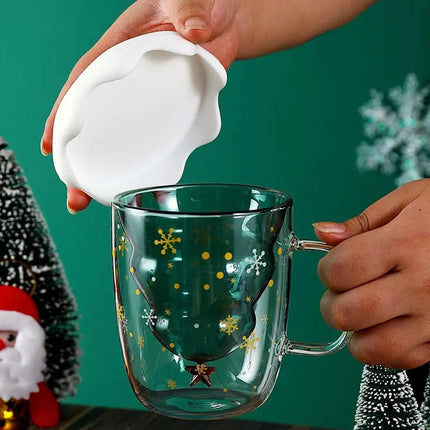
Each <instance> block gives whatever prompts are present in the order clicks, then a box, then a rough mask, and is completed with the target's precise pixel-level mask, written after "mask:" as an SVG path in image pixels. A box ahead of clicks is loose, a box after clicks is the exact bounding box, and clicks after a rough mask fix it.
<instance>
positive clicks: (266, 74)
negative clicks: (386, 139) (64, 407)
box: [0, 0, 430, 429]
mask: <svg viewBox="0 0 430 430" xmlns="http://www.w3.org/2000/svg"><path fill="white" fill-rule="evenodd" d="M128 4H130V2H129V1H128V2H123V1H120V0H98V1H92V2H91V1H84V0H73V1H67V2H66V1H60V0H32V1H28V0H22V1H19V2H18V1H9V2H6V1H2V2H0V17H1V37H2V40H1V43H0V135H2V136H4V138H5V139H6V140H7V141H9V142H10V144H11V147H12V149H13V150H14V151H15V153H16V156H17V158H18V160H19V162H20V164H21V165H22V167H23V168H24V171H25V173H26V175H27V177H28V180H29V182H30V185H31V186H32V188H33V190H34V193H35V195H36V198H37V200H38V203H39V205H40V206H41V209H42V211H43V213H44V215H45V217H46V219H47V222H48V224H49V228H50V230H51V233H52V236H53V238H54V241H55V242H56V245H57V248H58V251H59V253H60V256H61V259H62V261H63V264H64V266H65V269H66V273H67V276H68V279H69V281H70V284H71V287H72V290H73V292H74V294H75V296H76V299H77V302H78V306H79V311H80V314H81V319H80V332H81V334H82V340H81V347H82V351H83V355H82V357H81V376H82V383H81V384H80V386H79V390H78V394H77V396H76V397H75V398H73V399H70V400H69V401H70V402H73V403H79V404H90V405H105V406H117V407H129V408H140V407H141V406H140V404H139V403H138V401H137V400H136V399H135V397H134V394H133V393H132V391H131V389H130V387H129V384H128V381H127V378H126V374H125V370H124V367H123V363H122V358H121V354H120V347H119V341H118V335H117V329H116V322H115V309H114V303H113V293H112V274H111V246H110V233H109V229H110V211H109V208H107V207H102V206H100V205H98V204H95V203H93V204H92V205H91V206H90V208H88V209H87V210H86V211H84V212H83V213H79V214H77V215H75V216H71V215H69V214H68V212H67V211H66V206H65V199H66V195H65V187H64V185H63V184H61V183H60V181H59V180H58V178H57V176H56V174H55V171H54V169H53V166H52V160H51V158H50V157H49V158H44V157H42V156H41V155H40V152H39V141H40V137H41V135H42V131H43V126H44V121H45V119H46V117H47V115H48V113H49V111H50V108H51V106H52V104H53V102H54V100H55V98H56V96H57V94H58V92H59V90H60V88H61V86H62V84H63V83H64V81H65V79H66V77H67V74H68V73H69V71H70V69H71V68H72V66H73V64H74V63H75V62H76V60H77V59H78V58H79V57H80V56H81V55H82V54H83V53H84V52H85V51H86V50H87V49H89V48H90V47H91V46H92V45H93V43H95V42H96V40H97V39H98V38H99V37H100V36H101V34H102V33H103V32H104V31H105V29H106V28H107V27H108V26H109V25H110V24H111V23H112V22H113V21H114V19H115V18H116V17H117V16H118V15H119V14H120V12H121V11H122V10H123V9H124V8H125V7H126V5H128ZM429 17H430V2H429V1H428V0H381V1H380V2H379V3H378V4H377V5H376V6H374V7H372V8H371V9H369V10H368V11H366V12H365V13H364V14H363V15H361V16H360V17H359V18H358V19H356V20H355V21H353V22H352V23H350V24H348V25H346V26H345V27H343V28H341V29H338V30H335V31H332V32H330V33H328V34H325V35H323V36H321V37H319V38H317V39H315V40H313V41H311V42H309V43H307V44H305V45H303V46H301V47H298V48H295V49H292V50H289V51H285V52H281V53H276V54H272V55H270V56H267V57H264V58H259V59H253V60H247V61H242V62H238V63H236V64H234V65H233V66H232V67H231V69H230V70H229V72H228V84H227V86H226V88H225V89H224V90H223V91H222V94H221V98H220V105H221V114H222V119H223V124H222V130H221V133H220V135H219V137H218V138H217V139H216V141H215V142H214V143H211V144H209V145H206V146H204V147H201V148H199V149H198V150H197V151H196V152H195V153H194V154H193V155H192V156H191V157H190V159H189V161H188V163H187V166H186V170H185V173H184V176H183V178H182V181H183V182H191V181H192V182H204V181H216V182H241V183H252V184H258V185H265V186H270V187H275V188H278V189H282V190H284V191H288V192H290V193H291V194H292V195H293V196H294V198H295V230H296V232H297V234H298V235H299V236H300V237H302V238H313V229H312V227H311V223H312V222H315V221H318V220H339V221H340V220H343V219H345V218H349V217H352V216H354V215H356V214H358V213H359V212H360V211H361V210H363V209H364V208H365V207H366V206H367V205H368V204H370V203H371V202H373V201H374V200H376V199H378V198H379V197H380V196H382V195H383V194H385V193H387V192H388V191H390V190H392V189H393V188H394V182H393V178H390V177H386V176H383V175H381V174H379V173H365V174H363V173H360V172H358V171H357V169H356V167H355V160H356V153H355V148H356V147H357V145H358V144H359V143H360V142H361V140H362V139H363V137H362V120H361V118H360V116H359V114H358V111H357V110H358V107H359V106H361V105H362V104H363V103H365V102H366V101H367V100H368V98H369V90H370V89H371V88H377V89H379V90H381V91H386V90H388V89H389V88H391V87H393V86H397V85H399V84H401V83H403V81H404V78H405V76H406V74H407V73H409V72H414V73H416V74H417V76H418V78H419V80H420V82H422V83H427V82H429V80H430V76H429V75H430V56H429V55H428V51H429V40H430V26H429V25H428V19H429ZM179 108H180V107H179ZM119 168H121V167H120V166H119ZM309 267H311V269H309ZM314 267H316V259H315V257H314V256H312V255H311V256H308V255H304V254H303V255H302V254H299V255H296V256H295V257H294V274H293V278H294V285H293V294H292V301H293V311H292V312H291V315H290V317H291V321H290V335H291V337H292V338H294V339H300V340H322V341H324V340H326V339H327V338H329V337H334V336H335V335H336V333H335V332H333V331H331V330H330V329H327V328H326V327H324V323H323V322H322V319H321V317H320V316H319V299H320V296H321V294H322V292H323V287H322V286H321V285H319V284H318V280H317V277H316V275H315V271H316V270H314ZM361 370H362V365H361V364H360V363H358V362H356V361H355V360H354V359H353V358H351V357H350V355H349V353H348V351H346V350H344V351H342V352H341V353H338V354H336V355H334V356H330V357H326V358H300V357H295V356H288V357H285V358H284V360H283V365H282V370H281V373H280V376H279V379H278V382H277V385H276V387H275V389H274V392H273V394H272V396H271V397H270V399H269V400H268V401H267V403H266V404H265V405H263V406H262V407H261V408H260V409H258V410H257V411H255V412H253V413H250V414H248V415H246V416H245V418H247V419H258V420H267V421H275V422H285V423H286V422H289V423H297V424H309V425H319V426H325V427H327V428H339V429H347V428H351V427H352V423H353V419H354V411H355V402H356V397H357V394H358V389H359V382H360V376H361Z"/></svg>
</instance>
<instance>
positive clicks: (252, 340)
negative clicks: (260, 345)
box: [240, 332, 260, 354]
mask: <svg viewBox="0 0 430 430" xmlns="http://www.w3.org/2000/svg"><path fill="white" fill-rule="evenodd" d="M242 339H243V343H242V344H241V345H240V349H243V348H245V354H248V352H250V351H251V350H254V351H255V350H256V349H257V342H258V341H259V339H260V338H259V337H255V335H254V332H252V333H251V335H250V336H249V337H246V336H242Z"/></svg>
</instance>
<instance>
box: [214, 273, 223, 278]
mask: <svg viewBox="0 0 430 430" xmlns="http://www.w3.org/2000/svg"><path fill="white" fill-rule="evenodd" d="M216 277H217V278H218V279H222V278H224V273H223V272H218V273H217V274H216Z"/></svg>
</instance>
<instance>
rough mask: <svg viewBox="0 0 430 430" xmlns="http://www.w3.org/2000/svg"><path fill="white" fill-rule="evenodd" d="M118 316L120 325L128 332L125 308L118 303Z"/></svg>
mask: <svg viewBox="0 0 430 430" xmlns="http://www.w3.org/2000/svg"><path fill="white" fill-rule="evenodd" d="M116 316H117V318H118V321H119V324H120V325H121V327H122V328H123V329H124V330H127V318H126V317H125V312H124V308H123V306H122V305H120V304H119V303H118V305H117V307H116Z"/></svg>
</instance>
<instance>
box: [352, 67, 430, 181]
mask: <svg viewBox="0 0 430 430" xmlns="http://www.w3.org/2000/svg"><path fill="white" fill-rule="evenodd" d="M429 90H430V88H429V87H424V88H421V89H420V87H419V83H418V79H417V77H416V76H415V75H413V74H410V75H408V76H407V77H406V80H405V83H404V85H403V87H396V88H393V89H391V90H390V92H389V94H388V100H387V103H385V101H384V97H383V94H381V93H380V92H378V91H376V90H372V91H371V93H370V94H371V98H370V100H369V101H368V102H367V103H366V104H365V105H364V106H362V107H361V108H360V110H359V111H360V114H361V115H362V117H363V118H364V120H365V124H364V134H365V136H366V137H367V138H368V139H369V141H373V142H372V143H367V142H362V143H361V145H360V146H359V147H358V149H357V153H358V158H357V165H358V168H359V169H361V170H378V169H380V170H381V171H382V172H383V173H385V174H398V176H397V178H396V185H397V186H400V185H403V184H405V183H406V182H409V181H412V180H415V179H421V178H424V177H427V176H430V109H429V108H428V106H426V103H425V101H426V97H427V95H428V94H429Z"/></svg>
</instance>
